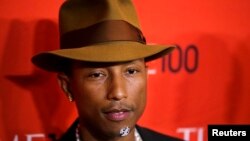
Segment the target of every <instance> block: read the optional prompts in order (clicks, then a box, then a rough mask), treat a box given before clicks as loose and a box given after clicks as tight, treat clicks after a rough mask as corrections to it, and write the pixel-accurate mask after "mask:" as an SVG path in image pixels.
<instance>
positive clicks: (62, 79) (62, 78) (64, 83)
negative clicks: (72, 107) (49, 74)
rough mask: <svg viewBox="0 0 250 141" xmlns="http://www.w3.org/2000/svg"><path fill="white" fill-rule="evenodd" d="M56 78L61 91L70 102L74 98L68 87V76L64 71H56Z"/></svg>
mask: <svg viewBox="0 0 250 141" xmlns="http://www.w3.org/2000/svg"><path fill="white" fill-rule="evenodd" d="M57 80H58V83H59V86H60V87H61V89H62V90H63V92H64V93H65V94H66V96H67V97H68V99H69V101H70V102H72V101H73V100H74V98H73V95H72V93H71V89H70V80H69V77H68V76H67V75H66V74H65V73H58V74H57Z"/></svg>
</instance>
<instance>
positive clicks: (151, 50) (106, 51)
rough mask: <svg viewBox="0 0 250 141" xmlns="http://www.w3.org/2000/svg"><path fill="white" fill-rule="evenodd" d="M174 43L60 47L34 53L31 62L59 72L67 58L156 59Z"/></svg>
mask: <svg viewBox="0 0 250 141" xmlns="http://www.w3.org/2000/svg"><path fill="white" fill-rule="evenodd" d="M174 48H175V46H174V45H168V46H166V45H145V44H141V43H138V42H130V41H115V42H105V43H100V44H95V45H90V46H85V47H80V48H70V49H60V50H54V51H49V52H43V53H39V54H37V55H35V56H34V57H33V58H32V62H33V63H34V64H35V65H36V66H38V67H40V68H42V69H45V70H47V71H54V72H60V71H62V70H61V69H62V68H63V67H64V66H65V63H66V62H67V60H79V61H86V62H125V61H132V60H136V59H141V58H144V59H145V61H151V60H154V59H157V58H159V57H161V56H163V55H165V54H168V53H170V52H171V51H172V50H173V49H174Z"/></svg>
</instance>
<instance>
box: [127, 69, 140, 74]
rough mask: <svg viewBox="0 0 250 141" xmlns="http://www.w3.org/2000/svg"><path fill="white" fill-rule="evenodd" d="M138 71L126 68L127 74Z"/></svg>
mask: <svg viewBox="0 0 250 141" xmlns="http://www.w3.org/2000/svg"><path fill="white" fill-rule="evenodd" d="M138 72H139V71H138V70H137V69H128V70H127V74H130V75H131V74H136V73H138Z"/></svg>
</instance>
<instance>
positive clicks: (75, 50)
mask: <svg viewBox="0 0 250 141" xmlns="http://www.w3.org/2000/svg"><path fill="white" fill-rule="evenodd" d="M59 28H60V49H58V50H53V51H48V52H42V53H39V54H37V55H35V56H33V58H32V62H33V63H34V64H35V65H36V66H38V67H40V68H42V69H45V70H48V71H56V72H57V71H61V69H62V68H63V66H64V65H65V63H66V62H67V61H68V60H80V61H87V62H123V61H131V60H136V59H141V58H145V60H146V61H151V60H153V59H156V58H159V57H161V56H163V55H165V54H167V53H169V52H171V51H172V50H173V49H174V48H175V46H174V45H147V44H146V41H145V38H144V36H143V34H142V32H141V31H140V26H139V21H138V19H137V15H136V11H135V8H134V6H133V4H132V2H131V0H68V1H66V2H65V3H64V4H63V5H62V6H61V8H60V12H59Z"/></svg>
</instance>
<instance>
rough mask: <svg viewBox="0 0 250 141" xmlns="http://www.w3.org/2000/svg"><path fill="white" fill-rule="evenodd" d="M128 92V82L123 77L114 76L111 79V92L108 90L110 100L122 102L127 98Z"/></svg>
mask: <svg viewBox="0 0 250 141" xmlns="http://www.w3.org/2000/svg"><path fill="white" fill-rule="evenodd" d="M127 96H128V95H127V91H126V80H125V78H124V77H122V76H117V75H116V76H113V77H112V78H111V79H110V84H109V90H108V99H109V100H116V101H119V100H122V99H123V98H127Z"/></svg>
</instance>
